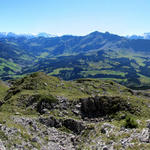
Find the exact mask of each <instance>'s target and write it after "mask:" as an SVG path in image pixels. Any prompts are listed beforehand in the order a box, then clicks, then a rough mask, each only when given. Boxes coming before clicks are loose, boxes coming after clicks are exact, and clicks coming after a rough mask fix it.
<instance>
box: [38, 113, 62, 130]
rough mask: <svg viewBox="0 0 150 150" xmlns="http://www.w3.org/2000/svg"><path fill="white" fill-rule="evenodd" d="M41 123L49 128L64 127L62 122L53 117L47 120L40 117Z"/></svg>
mask: <svg viewBox="0 0 150 150" xmlns="http://www.w3.org/2000/svg"><path fill="white" fill-rule="evenodd" d="M39 122H40V123H42V124H45V125H46V126H47V127H55V128H59V127H61V126H62V121H61V120H57V119H55V118H54V117H53V116H50V117H45V118H42V117H40V118H39Z"/></svg>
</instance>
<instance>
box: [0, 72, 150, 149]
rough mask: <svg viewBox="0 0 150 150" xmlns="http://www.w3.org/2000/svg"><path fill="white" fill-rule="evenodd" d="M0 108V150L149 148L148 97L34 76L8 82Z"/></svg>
mask: <svg viewBox="0 0 150 150" xmlns="http://www.w3.org/2000/svg"><path fill="white" fill-rule="evenodd" d="M9 84H10V83H9ZM3 85H4V84H0V87H1V88H0V89H2V88H3ZM1 102H2V103H1V106H0V143H1V148H2V149H5V148H6V149H25V150H29V149H37V150H41V149H44V150H51V149H53V150H54V149H64V150H80V149H82V150H87V149H93V150H95V149H97V148H99V149H100V150H101V149H106V148H107V149H116V150H119V149H121V148H122V149H136V150H140V149H141V148H144V149H147V150H148V149H149V148H150V144H149V132H148V130H149V126H150V122H149V120H148V119H149V115H150V110H149V92H148V91H147V93H145V92H142V91H141V92H139V91H133V90H131V89H128V88H126V87H124V86H122V85H119V84H117V83H115V82H113V81H103V80H98V79H90V78H88V79H78V80H75V81H64V80H61V79H59V78H57V77H52V76H47V75H46V74H44V73H40V72H39V73H33V74H31V75H28V76H25V77H24V78H21V79H17V80H13V81H11V86H10V88H9V89H8V90H7V92H6V91H5V97H4V98H3V99H2V100H1ZM116 135H117V136H116Z"/></svg>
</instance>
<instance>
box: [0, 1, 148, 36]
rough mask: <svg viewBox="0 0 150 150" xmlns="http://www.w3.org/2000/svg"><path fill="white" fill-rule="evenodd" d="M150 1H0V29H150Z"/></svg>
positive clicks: (78, 32) (81, 32) (56, 32)
mask: <svg viewBox="0 0 150 150" xmlns="http://www.w3.org/2000/svg"><path fill="white" fill-rule="evenodd" d="M149 17H150V0H0V32H10V31H11V32H15V33H38V32H47V33H50V34H54V35H62V34H73V35H85V34H88V33H90V32H92V31H96V30H97V31H100V32H105V31H109V32H111V33H115V34H119V35H131V34H142V33H145V32H150V19H149Z"/></svg>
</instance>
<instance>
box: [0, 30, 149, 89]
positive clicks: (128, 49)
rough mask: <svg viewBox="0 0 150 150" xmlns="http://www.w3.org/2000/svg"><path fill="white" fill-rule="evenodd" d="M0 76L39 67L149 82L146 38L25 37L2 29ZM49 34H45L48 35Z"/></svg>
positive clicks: (66, 75) (72, 75) (64, 74)
mask: <svg viewBox="0 0 150 150" xmlns="http://www.w3.org/2000/svg"><path fill="white" fill-rule="evenodd" d="M1 35H4V36H1V37H0V77H1V79H3V80H8V79H12V78H16V77H21V76H23V75H25V74H28V73H31V72H37V71H42V72H45V73H47V74H49V75H54V76H58V77H60V78H63V79H65V80H74V79H78V78H103V79H111V80H115V81H117V82H119V83H121V84H124V85H126V86H129V87H134V88H135V87H136V88H137V87H138V88H139V87H140V88H141V87H142V88H149V87H150V86H149V85H150V67H149V66H150V40H148V39H131V38H130V39H129V38H126V37H121V36H118V35H114V34H110V33H109V32H106V33H101V32H98V31H95V32H92V33H90V34H88V35H86V36H72V35H65V36H61V37H58V36H53V37H48V38H47V36H46V34H45V33H41V34H40V35H38V36H33V37H32V38H29V37H30V35H29V37H28V36H22V35H19V36H18V35H17V36H12V35H13V33H9V34H8V33H7V34H5V33H2V34H1ZM48 36H49V35H48Z"/></svg>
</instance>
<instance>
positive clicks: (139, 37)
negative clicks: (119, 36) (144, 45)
mask: <svg viewBox="0 0 150 150" xmlns="http://www.w3.org/2000/svg"><path fill="white" fill-rule="evenodd" d="M126 37H127V38H129V39H148V40H149V39H150V33H144V34H143V35H131V36H126Z"/></svg>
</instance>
